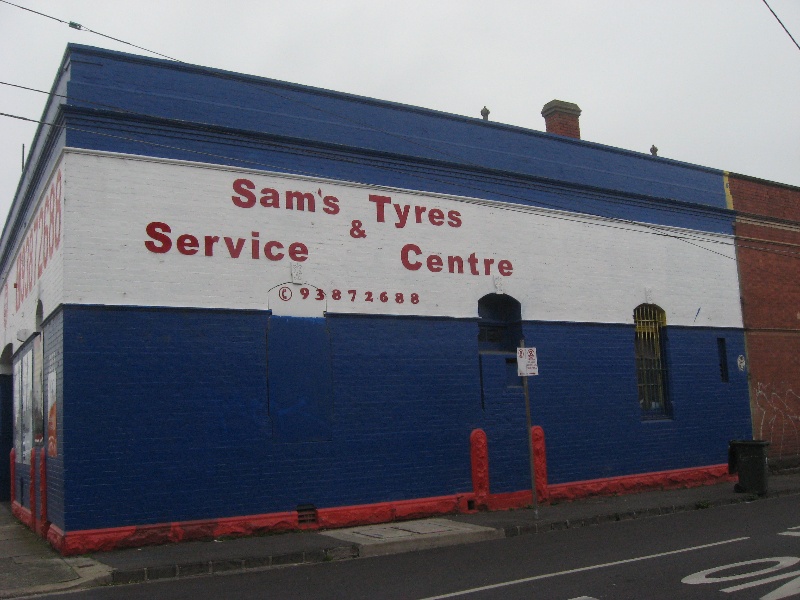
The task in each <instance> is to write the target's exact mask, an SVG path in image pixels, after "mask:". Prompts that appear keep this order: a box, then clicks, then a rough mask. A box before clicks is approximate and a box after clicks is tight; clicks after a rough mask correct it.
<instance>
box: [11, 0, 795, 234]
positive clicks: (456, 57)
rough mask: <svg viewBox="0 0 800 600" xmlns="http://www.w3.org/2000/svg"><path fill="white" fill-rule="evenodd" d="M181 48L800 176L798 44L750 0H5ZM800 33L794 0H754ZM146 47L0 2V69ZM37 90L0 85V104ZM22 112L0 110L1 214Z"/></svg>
mask: <svg viewBox="0 0 800 600" xmlns="http://www.w3.org/2000/svg"><path fill="white" fill-rule="evenodd" d="M11 1H13V2H14V3H15V4H19V5H21V6H25V7H27V8H30V9H32V10H36V11H39V12H42V13H46V14H48V15H51V16H53V17H56V18H58V19H62V20H64V21H75V22H77V23H80V24H82V25H83V26H84V27H88V28H89V29H92V30H94V31H98V32H100V33H103V34H106V35H109V36H113V37H116V38H119V39H122V40H125V41H128V42H131V43H133V44H136V45H138V46H143V47H145V48H148V49H150V50H154V51H156V52H159V53H162V54H166V55H168V56H171V57H174V58H177V59H179V60H182V61H184V62H189V63H194V64H199V65H205V66H211V67H218V68H222V69H227V70H231V71H236V72H241V73H249V74H254V75H259V76H264V77H270V78H274V79H280V80H285V81H291V82H296V83H302V84H306V85H311V86H316V87H322V88H328V89H333V90H338V91H342V92H348V93H353V94H360V95H364V96H370V97H373V98H380V99H384V100H391V101H395V102H402V103H406V104H411V105H416V106H422V107H426V108H432V109H436V110H441V111H446V112H450V113H455V114H459V115H467V116H472V117H476V118H480V110H481V108H482V107H483V106H484V105H486V106H488V107H489V109H490V110H491V116H490V119H491V120H493V121H499V122H502V123H508V124H511V125H517V126H520V127H525V128H529V129H538V130H544V120H543V119H542V116H541V114H540V111H541V108H542V106H543V105H544V104H545V103H546V102H548V101H549V100H552V99H554V98H558V99H560V100H567V101H570V102H575V103H576V104H578V105H579V106H580V107H581V109H582V110H583V114H582V116H581V136H582V138H583V139H585V140H590V141H592V142H598V143H601V144H607V145H610V146H617V147H620V148H626V149H630V150H635V151H640V152H649V148H650V146H651V145H652V144H655V145H656V146H658V148H659V149H660V150H659V155H660V156H664V157H668V158H672V159H676V160H681V161H685V162H690V163H695V164H699V165H704V166H708V167H713V168H718V169H725V170H728V171H733V172H737V173H743V174H746V175H751V176H754V177H760V178H763V179H768V180H773V181H778V182H782V183H787V184H791V185H796V186H800V116H798V107H799V106H800V49H798V48H797V47H796V46H795V44H794V43H793V42H792V40H791V39H790V38H789V36H788V35H786V33H785V32H784V31H783V29H782V28H781V26H780V24H779V23H778V22H777V21H776V20H775V18H774V17H773V15H772V14H771V13H770V11H769V9H768V8H767V7H766V6H765V4H764V2H763V1H762V0H605V1H602V2H600V1H597V0H524V1H523V0H518V1H510V0H508V1H506V0H495V1H494V2H487V1H486V0H480V1H478V0H457V1H456V0H450V1H447V0H424V1H419V0H404V1H403V2H388V1H386V2H384V1H382V0H336V1H335V2H333V1H321V0H320V1H311V0H293V1H291V2H289V1H280V2H279V1H269V0H252V1H250V0H226V1H224V2H221V1H214V0H191V1H187V0H158V1H155V0H136V1H130V0H102V1H101V0H11ZM768 2H769V4H770V6H771V7H772V9H773V10H774V11H775V12H776V13H777V15H778V16H779V17H780V18H781V20H782V21H783V23H784V25H786V27H787V28H788V29H789V31H790V32H791V33H792V34H793V35H794V37H795V39H797V40H798V41H800V1H798V0H768ZM69 42H76V43H81V44H87V45H94V46H100V47H104V48H111V49H115V50H122V51H126V52H133V53H136V54H143V55H146V56H152V55H151V54H148V53H146V52H143V51H141V50H136V49H134V48H132V47H130V46H126V45H123V44H119V43H116V42H113V41H111V40H108V39H106V38H103V37H100V36H98V35H94V34H92V33H89V32H87V31H78V30H75V29H71V28H69V27H68V26H67V25H65V24H63V23H59V22H57V21H55V20H52V19H48V18H46V17H42V16H39V15H35V14H32V13H30V12H27V11H24V10H21V9H19V8H15V7H13V6H9V5H7V4H2V3H0V56H1V57H2V60H0V81H2V82H6V83H12V84H18V85H23V86H27V87H32V88H37V89H41V90H49V89H50V86H51V84H52V82H53V80H54V78H55V75H56V69H57V68H58V66H59V63H60V61H61V57H62V55H63V53H64V49H65V46H66V44H67V43H69ZM45 99H46V96H45V95H43V94H37V93H34V92H29V91H23V90H19V89H15V88H12V87H9V86H7V85H0V112H3V113H11V114H14V115H20V116H24V117H28V118H33V119H38V118H39V117H40V116H41V114H42V110H43V108H44V102H45ZM35 129H36V126H35V125H34V124H32V123H25V122H22V121H17V120H15V119H11V118H8V117H0V219H2V220H4V219H5V215H6V214H7V213H8V209H9V207H10V205H11V202H12V200H13V196H14V193H15V190H16V187H17V183H18V181H19V175H20V168H21V152H22V145H23V144H25V146H26V148H27V147H29V146H30V143H31V140H32V139H33V135H34V132H35Z"/></svg>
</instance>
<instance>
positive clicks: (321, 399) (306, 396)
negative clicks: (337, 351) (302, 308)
mask: <svg viewBox="0 0 800 600" xmlns="http://www.w3.org/2000/svg"><path fill="white" fill-rule="evenodd" d="M267 352H268V358H267V374H268V375H267V379H268V384H267V385H268V389H269V413H270V417H271V419H272V431H273V436H274V438H275V440H276V441H279V442H326V441H330V440H331V439H332V425H333V390H332V387H331V360H330V341H329V339H328V326H327V322H326V320H325V319H312V318H305V319H303V318H291V317H277V316H274V315H273V316H271V317H270V319H269V325H268V331H267Z"/></svg>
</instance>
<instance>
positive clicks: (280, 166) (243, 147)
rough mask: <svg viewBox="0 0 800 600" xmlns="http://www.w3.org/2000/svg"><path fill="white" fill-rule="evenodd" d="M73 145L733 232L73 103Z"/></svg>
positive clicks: (434, 169) (412, 162)
mask: <svg viewBox="0 0 800 600" xmlns="http://www.w3.org/2000/svg"><path fill="white" fill-rule="evenodd" d="M64 114H65V116H66V121H67V123H68V124H69V127H68V130H67V131H68V138H67V139H68V144H67V145H68V146H70V147H76V148H86V149H93V150H99V151H106V152H116V153H122V154H138V155H143V156H156V157H161V158H168V159H177V160H187V161H192V162H206V163H214V164H222V165H230V166H235V167H243V168H247V169H256V170H266V171H275V172H285V173H289V174H295V175H302V176H311V177H323V178H327V179H335V180H339V181H354V182H358V183H362V184H367V185H369V184H373V185H382V186H387V187H396V188H404V189H409V190H418V191H427V192H433V193H442V194H451V195H458V196H466V197H475V198H485V199H491V200H496V201H500V202H512V203H518V204H527V205H532V206H540V207H545V208H552V209H556V210H563V211H571V212H578V213H584V214H592V215H598V216H603V217H609V218H615V219H625V220H630V221H641V222H646V223H653V224H658V225H666V226H675V227H683V228H687V229H695V230H701V231H715V232H718V233H726V234H730V233H731V222H732V220H733V216H732V214H731V212H730V211H729V210H727V209H723V208H719V207H713V206H707V205H699V204H693V203H687V202H683V201H679V200H672V199H664V198H656V197H652V196H648V195H643V194H634V193H630V192H621V191H615V190H607V189H602V188H595V187H592V186H590V185H585V184H570V183H564V182H562V181H559V180H550V179H547V178H543V177H535V176H532V175H528V174H525V173H516V172H509V171H503V170H500V169H494V168H489V167H471V166H470V167H465V166H464V165H462V164H457V163H449V162H446V161H443V160H435V159H429V158H417V157H409V156H407V155H402V154H393V153H390V152H384V151H376V150H365V149H363V148H352V147H348V146H342V145H336V144H330V143H324V142H311V141H309V140H306V139H297V138H290V137H286V136H278V135H275V134H270V133H259V132H253V131H247V130H245V131H239V130H231V129H228V128H224V127H220V126H203V127H202V128H197V127H196V125H195V124H193V123H187V122H184V121H170V120H168V119H161V118H153V117H143V116H141V115H135V114H124V113H123V114H120V113H109V112H107V111H100V110H91V109H85V108H78V107H70V106H67V107H65V109H64Z"/></svg>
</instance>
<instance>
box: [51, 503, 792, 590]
mask: <svg viewBox="0 0 800 600" xmlns="http://www.w3.org/2000/svg"><path fill="white" fill-rule="evenodd" d="M741 563H745V564H741ZM154 597H155V598H160V599H175V600H177V599H187V600H201V599H205V598H236V599H241V600H247V599H251V598H253V599H254V598H259V599H280V600H295V599H297V600H301V599H302V600H308V599H311V598H313V599H315V600H323V599H332V598H336V599H347V600H355V599H369V600H390V599H392V600H393V599H402V600H434V599H439V598H442V599H444V598H455V599H459V600H460V599H464V600H488V599H500V598H502V599H503V600H515V599H520V600H522V599H525V600H531V599H532V598H535V599H546V600H550V599H552V600H578V599H580V600H592V599H596V600H611V599H614V600H625V599H636V600H642V599H653V600H657V599H662V598H663V599H670V600H673V599H675V598H686V599H693V598H719V599H721V600H723V599H724V600H750V599H754V598H761V599H762V600H778V599H780V598H800V497H798V496H787V497H783V498H776V499H770V500H761V501H759V502H754V503H750V504H739V505H734V506H729V507H722V508H714V509H708V510H698V511H694V512H690V513H679V514H674V515H669V516H662V517H654V518H650V519H637V520H632V521H622V522H619V523H609V524H604V525H598V526H595V527H585V528H581V529H573V530H564V531H558V532H551V533H546V534H540V535H525V536H520V537H515V538H509V539H502V540H494V541H489V542H481V543H477V544H469V545H464V546H456V547H450V548H439V549H435V550H428V551H424V552H416V553H407V554H399V555H394V556H384V557H376V558H364V559H358V560H351V561H341V562H331V563H322V564H316V565H308V566H297V567H286V568H278V569H270V570H265V571H261V572H255V573H253V572H248V573H243V574H231V575H217V576H211V577H202V578H194V579H181V580H170V581H165V582H153V583H147V584H140V585H131V586H117V587H110V588H99V589H94V590H88V591H85V592H79V593H70V594H60V595H51V596H48V598H64V599H65V600H66V599H70V600H83V599H92V600H100V599H110V598H114V599H118V598H119V599H133V598H154Z"/></svg>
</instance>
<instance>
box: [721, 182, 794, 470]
mask: <svg viewBox="0 0 800 600" xmlns="http://www.w3.org/2000/svg"><path fill="white" fill-rule="evenodd" d="M729 183H730V191H731V196H732V197H733V206H734V208H735V209H736V210H737V212H738V213H739V216H738V218H737V222H736V245H737V257H738V261H739V276H740V287H741V295H742V316H743V319H744V326H745V337H746V341H747V352H748V361H749V371H750V402H751V408H752V416H753V435H754V436H755V437H756V438H762V439H767V440H769V441H771V442H772V445H771V447H770V458H771V459H773V461H777V462H778V463H781V462H785V463H786V464H795V463H800V189H797V188H792V187H788V186H782V185H778V184H773V183H769V182H763V181H754V180H749V179H743V178H738V177H734V176H731V177H730V179H729ZM759 217H768V218H769V219H770V220H761V219H759ZM775 219H778V220H779V221H775Z"/></svg>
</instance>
